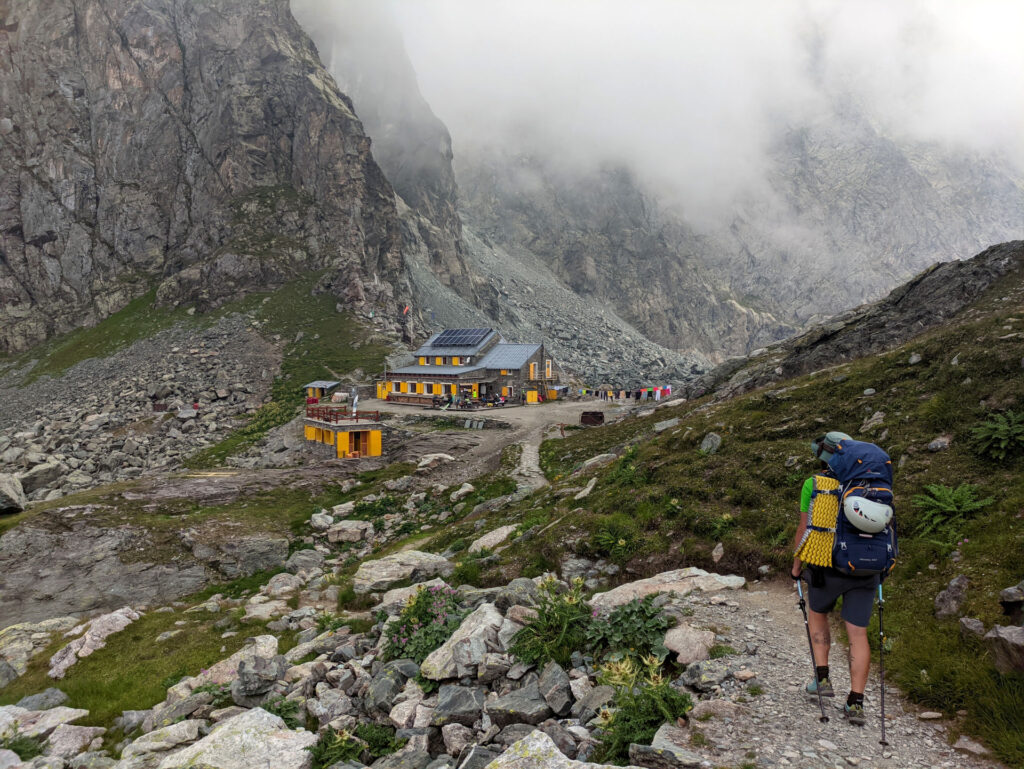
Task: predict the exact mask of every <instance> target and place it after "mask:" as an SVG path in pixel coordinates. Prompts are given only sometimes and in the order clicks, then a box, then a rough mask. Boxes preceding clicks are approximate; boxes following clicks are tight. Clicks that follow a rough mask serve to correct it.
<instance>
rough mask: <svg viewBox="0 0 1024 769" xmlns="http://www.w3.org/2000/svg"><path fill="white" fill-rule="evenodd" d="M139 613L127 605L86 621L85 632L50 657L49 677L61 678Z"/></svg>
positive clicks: (130, 622)
mask: <svg viewBox="0 0 1024 769" xmlns="http://www.w3.org/2000/svg"><path fill="white" fill-rule="evenodd" d="M140 616H142V615H140V614H139V613H138V612H137V611H135V610H133V609H132V608H131V607H129V606H125V607H124V608H122V609H118V610H117V611H113V612H110V613H109V614H104V615H102V616H99V617H97V618H96V619H94V620H91V621H90V622H89V623H88V627H87V628H86V631H85V633H84V634H83V635H82V636H80V637H79V638H76V639H75V640H74V641H72V642H71V643H69V644H68V645H67V646H65V647H64V648H63V649H61V650H60V651H59V652H57V653H56V654H54V655H53V656H52V657H51V658H50V671H49V673H48V674H47V675H49V676H50V678H63V677H64V673H65V672H67V669H68V668H69V667H71V666H72V665H74V664H75V663H76V662H78V660H79V659H80V658H82V657H88V656H89V655H90V654H92V653H93V652H94V651H96V650H97V649H102V648H103V647H104V646H106V645H107V641H106V639H107V636H110V635H113V634H114V633H117V632H120V631H121V630H124V629H125V628H126V627H128V626H129V625H130V624H132V622H134V621H135V620H137V619H138V618H139V617H140Z"/></svg>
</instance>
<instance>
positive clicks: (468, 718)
mask: <svg viewBox="0 0 1024 769" xmlns="http://www.w3.org/2000/svg"><path fill="white" fill-rule="evenodd" d="M483 709H484V690H483V689H481V688H479V687H476V686H456V685H454V684H445V685H443V686H442V687H441V688H440V690H439V691H438V696H437V708H436V709H435V710H434V716H433V719H432V721H431V725H432V726H441V727H443V726H444V725H445V724H453V723H454V724H462V725H463V726H472V725H473V722H474V721H477V720H479V718H480V712H481V711H482V710H483Z"/></svg>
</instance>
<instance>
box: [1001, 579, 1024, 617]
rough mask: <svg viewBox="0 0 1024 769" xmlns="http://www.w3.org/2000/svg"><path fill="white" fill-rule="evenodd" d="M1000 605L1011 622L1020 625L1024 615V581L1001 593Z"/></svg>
mask: <svg viewBox="0 0 1024 769" xmlns="http://www.w3.org/2000/svg"><path fill="white" fill-rule="evenodd" d="M999 605H1000V606H1002V607H1003V614H1005V615H1006V616H1007V617H1009V618H1010V622H1012V623H1014V624H1016V625H1019V624H1020V622H1021V617H1022V614H1024V580H1021V581H1020V582H1018V583H1017V584H1016V585H1014V586H1013V587H1007V588H1004V589H1003V590H1000V591H999Z"/></svg>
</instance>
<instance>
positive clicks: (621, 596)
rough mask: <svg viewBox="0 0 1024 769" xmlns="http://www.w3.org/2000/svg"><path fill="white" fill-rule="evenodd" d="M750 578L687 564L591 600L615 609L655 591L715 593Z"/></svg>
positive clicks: (619, 587)
mask: <svg viewBox="0 0 1024 769" xmlns="http://www.w3.org/2000/svg"><path fill="white" fill-rule="evenodd" d="M746 583H747V581H746V580H745V579H744V578H743V577H740V576H738V575H735V574H728V575H722V574H709V573H708V572H706V571H704V570H703V569H698V568H696V567H693V566H687V567H686V568H685V569H675V570H674V571H665V572H662V573H661V574H657V575H655V576H653V577H648V578H647V579H641V580H637V581H636V582H627V583H626V584H624V585H619V586H618V587H616V588H613V589H612V590H609V591H607V592H605V593H596V594H595V595H594V597H593V598H591V599H590V605H591V606H593V607H594V608H595V609H614V608H615V607H617V606H621V605H622V604H624V603H629V602H630V601H632V600H633V599H634V598H643V597H644V596H646V595H650V594H651V593H677V594H678V595H689V594H690V593H692V592H693V591H694V590H700V591H703V592H707V593H711V592H716V591H718V590H737V589H739V588H741V587H743V586H744V585H745V584H746Z"/></svg>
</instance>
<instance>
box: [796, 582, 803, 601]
mask: <svg viewBox="0 0 1024 769" xmlns="http://www.w3.org/2000/svg"><path fill="white" fill-rule="evenodd" d="M796 594H797V595H798V596H800V600H801V601H802V600H804V586H803V580H801V579H798V580H797V581H796Z"/></svg>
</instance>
